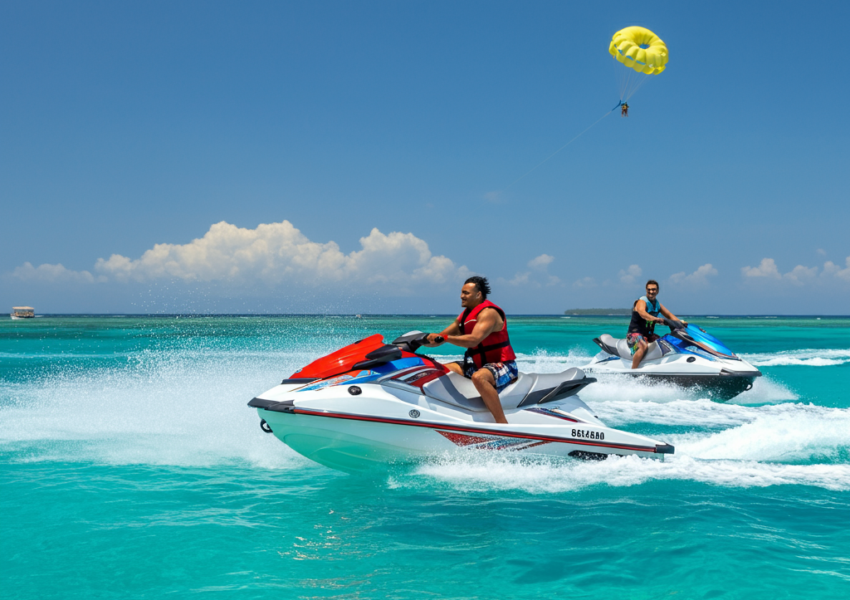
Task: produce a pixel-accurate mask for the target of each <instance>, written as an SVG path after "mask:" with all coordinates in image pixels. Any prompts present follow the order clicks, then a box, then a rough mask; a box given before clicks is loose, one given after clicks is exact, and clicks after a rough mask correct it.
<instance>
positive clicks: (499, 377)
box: [427, 275, 518, 423]
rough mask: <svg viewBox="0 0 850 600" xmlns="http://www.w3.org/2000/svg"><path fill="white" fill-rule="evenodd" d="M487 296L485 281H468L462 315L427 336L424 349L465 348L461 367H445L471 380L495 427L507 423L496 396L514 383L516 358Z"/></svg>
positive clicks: (502, 314) (497, 310)
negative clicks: (446, 345)
mask: <svg viewBox="0 0 850 600" xmlns="http://www.w3.org/2000/svg"><path fill="white" fill-rule="evenodd" d="M489 294H490V284H489V283H488V282H487V278H486V277H479V276H477V275H476V276H474V277H470V278H469V279H467V280H466V282H465V283H464V284H463V287H462V288H461V290H460V304H461V306H463V308H464V311H463V312H462V313H460V315H458V317H457V319H455V320H454V321H453V322H452V324H451V325H449V326H448V327H446V328H445V329H444V330H443V331H442V333H432V334H429V335H428V344H427V345H428V346H429V347H431V348H435V347H437V346H441V345H443V344H444V343H446V342H448V343H449V344H454V345H455V346H460V347H461V348H466V349H467V350H466V352H465V353H464V355H463V363H457V362H453V363H448V364H447V365H446V367H448V368H449V370H451V371H452V372H454V373H457V374H458V375H463V376H464V377H466V378H467V379H471V380H472V384H473V385H474V386H475V389H476V390H477V391H478V393H479V394H480V395H481V400H483V401H484V404H485V405H486V406H487V408H488V409H489V411H490V412H491V413H493V417H495V419H496V423H507V422H508V421H507V420H506V419H505V412H504V411H503V410H502V405H501V403H500V402H499V392H501V391H502V390H503V389H505V388H506V387H507V386H508V385H510V384H511V383H513V382H514V381H516V379H517V373H518V371H517V366H516V354H514V350H513V348H512V347H511V340H510V338H509V337H508V320H507V318H506V317H505V311H503V310H502V309H501V308H499V307H498V306H496V305H495V304H493V303H492V302H490V301H489V300H487V296H488V295H489Z"/></svg>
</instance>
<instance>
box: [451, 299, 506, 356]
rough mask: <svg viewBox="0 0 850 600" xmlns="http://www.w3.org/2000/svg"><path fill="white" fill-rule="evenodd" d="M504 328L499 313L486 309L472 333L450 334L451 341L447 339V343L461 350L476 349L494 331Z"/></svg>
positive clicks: (479, 316)
mask: <svg viewBox="0 0 850 600" xmlns="http://www.w3.org/2000/svg"><path fill="white" fill-rule="evenodd" d="M502 327H504V321H502V317H501V316H500V315H499V313H498V312H496V311H495V310H493V309H492V308H485V309H484V310H482V311H481V312H480V313H478V321H476V323H475V327H473V328H472V333H467V334H465V335H454V334H449V335H451V339H448V338H447V339H446V341H447V342H449V343H450V344H454V345H455V346H460V347H461V348H474V347H475V346H477V345H478V344H480V343H481V340H483V339H484V338H486V337H487V336H488V335H490V334H491V333H493V332H494V331H499V330H500V329H501V328H502ZM458 333H460V332H458Z"/></svg>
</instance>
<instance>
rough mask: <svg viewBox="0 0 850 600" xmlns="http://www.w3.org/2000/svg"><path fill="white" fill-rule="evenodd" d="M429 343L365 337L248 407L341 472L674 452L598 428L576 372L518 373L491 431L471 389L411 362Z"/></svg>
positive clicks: (433, 366) (437, 369)
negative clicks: (507, 458) (505, 454)
mask: <svg viewBox="0 0 850 600" xmlns="http://www.w3.org/2000/svg"><path fill="white" fill-rule="evenodd" d="M479 314H480V313H479ZM432 339H433V336H430V335H427V334H424V333H421V332H419V331H414V332H411V333H408V334H405V335H403V336H401V337H400V338H398V339H396V340H395V341H393V342H392V343H391V344H386V343H385V342H384V341H383V338H382V336H381V335H380V334H376V335H373V336H371V337H368V338H366V339H363V340H360V341H359V342H355V343H354V344H351V345H350V346H346V347H345V348H342V349H341V350H337V351H336V352H333V353H332V354H329V355H328V356H325V357H323V358H320V359H318V360H316V361H314V362H313V363H311V364H309V365H307V366H306V367H303V368H302V369H299V370H298V371H296V372H295V373H294V374H293V375H292V376H291V377H290V378H289V379H284V380H283V381H282V382H281V384H280V385H278V386H275V387H274V388H272V389H270V390H268V391H267V392H265V393H263V394H260V395H259V396H257V397H256V398H254V399H253V400H251V401H250V402H249V403H248V405H249V406H252V407H254V408H256V409H257V412H258V414H259V416H260V419H261V421H260V426H261V427H262V428H263V430H264V431H266V432H267V433H274V435H275V436H276V437H277V438H278V439H280V440H281V441H282V442H284V443H285V444H287V445H288V446H289V447H291V448H292V449H293V450H295V451H296V452H299V453H300V454H303V455H304V456H306V457H307V458H310V459H312V460H314V461H316V462H318V463H321V464H323V465H326V466H329V467H332V468H336V469H340V470H343V471H361V470H366V469H369V468H370V467H372V466H380V465H386V464H387V463H397V462H407V461H410V460H420V459H422V458H426V457H429V456H434V455H442V454H444V453H445V452H447V451H451V450H457V449H459V448H468V449H480V450H491V451H514V452H522V453H524V454H533V455H544V456H553V457H566V456H570V457H575V458H584V459H602V458H607V457H608V455H610V454H618V455H626V454H635V455H637V456H642V457H647V458H650V457H658V456H661V457H663V455H664V454H672V453H673V447H672V446H670V445H669V444H665V443H663V442H660V441H657V440H654V439H651V438H648V437H645V436H642V435H638V434H634V433H628V432H625V431H619V430H616V429H611V428H610V427H606V426H605V424H603V423H602V422H601V421H600V420H599V419H598V418H597V417H596V416H595V415H594V414H593V411H592V410H591V409H590V407H588V406H587V405H586V404H585V403H584V402H582V401H581V400H580V399H579V398H578V396H577V395H576V394H577V393H578V391H579V390H581V389H583V388H584V387H585V386H587V385H589V384H591V383H593V382H594V381H596V380H595V379H592V378H588V377H586V376H585V374H584V372H583V371H582V370H581V369H575V368H572V369H567V370H566V371H564V372H563V373H553V374H534V373H529V374H526V373H517V375H516V379H515V380H514V381H513V382H512V383H510V384H508V385H507V386H505V387H504V388H503V389H502V391H501V394H499V395H497V398H498V400H499V408H500V409H501V411H502V413H503V414H504V415H506V416H507V418H508V420H509V421H510V424H507V423H504V424H502V423H495V422H494V421H495V419H494V417H493V415H492V414H491V412H490V410H489V409H488V407H487V406H486V405H485V404H484V400H483V398H482V396H481V394H479V392H478V389H477V386H476V385H475V382H474V381H470V380H469V379H467V378H465V377H464V376H463V375H460V374H458V373H457V372H456V371H454V370H451V369H449V368H447V367H446V366H444V365H442V364H440V363H438V362H437V361H435V360H433V359H431V358H429V357H427V356H421V355H419V354H416V351H417V350H418V349H419V348H420V347H421V346H423V345H429V344H433V343H434V341H437V343H439V341H438V340H434V341H432ZM485 351H486V350H485Z"/></svg>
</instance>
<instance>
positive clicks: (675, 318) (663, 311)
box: [658, 302, 688, 325]
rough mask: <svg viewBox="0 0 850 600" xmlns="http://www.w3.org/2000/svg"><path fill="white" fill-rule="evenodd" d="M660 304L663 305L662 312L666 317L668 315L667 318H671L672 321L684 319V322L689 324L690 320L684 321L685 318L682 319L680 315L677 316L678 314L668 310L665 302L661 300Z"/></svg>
mask: <svg viewBox="0 0 850 600" xmlns="http://www.w3.org/2000/svg"><path fill="white" fill-rule="evenodd" d="M658 304H659V306H660V307H661V314H662V315H664V316H665V317H667V318H668V319H670V320H671V321H682V323H684V324H685V325H687V324H688V322H687V321H684V320H682V319H680V318H679V317H677V316H676V315H674V314H673V313H671V312H670V311H669V310H667V307H666V306H664V305H663V304H661V303H660V302H659V303H658Z"/></svg>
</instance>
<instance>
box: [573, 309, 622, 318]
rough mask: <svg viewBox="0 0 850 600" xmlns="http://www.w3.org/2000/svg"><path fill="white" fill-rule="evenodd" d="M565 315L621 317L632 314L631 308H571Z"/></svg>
mask: <svg viewBox="0 0 850 600" xmlns="http://www.w3.org/2000/svg"><path fill="white" fill-rule="evenodd" d="M564 314H565V315H575V316H585V317H587V316H604V317H621V316H628V315H630V314H632V309H631V308H571V309H570V310H565V311H564Z"/></svg>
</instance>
